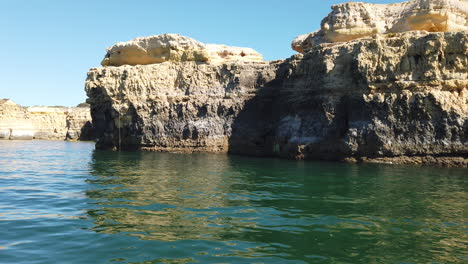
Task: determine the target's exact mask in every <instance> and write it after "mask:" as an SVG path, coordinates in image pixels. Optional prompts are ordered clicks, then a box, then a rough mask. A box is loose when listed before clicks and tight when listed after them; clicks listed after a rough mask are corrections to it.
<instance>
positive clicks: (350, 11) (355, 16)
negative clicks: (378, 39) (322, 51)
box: [292, 0, 468, 53]
mask: <svg viewBox="0 0 468 264" xmlns="http://www.w3.org/2000/svg"><path fill="white" fill-rule="evenodd" d="M413 30H420V31H421V30H424V31H428V32H459V31H466V30H468V0H410V1H407V2H403V3H397V4H370V3H361V2H349V3H345V4H339V5H334V6H332V12H331V13H330V14H329V15H328V16H327V17H326V18H325V19H323V21H322V24H321V28H320V30H318V31H315V32H313V33H310V34H305V35H301V36H299V37H297V38H296V39H294V40H293V42H292V48H293V49H294V50H296V51H298V52H301V53H302V52H304V50H308V49H310V48H312V47H313V46H316V45H318V44H322V43H335V42H346V41H350V40H354V39H358V38H362V37H368V36H372V35H375V34H387V33H401V32H406V31H413Z"/></svg>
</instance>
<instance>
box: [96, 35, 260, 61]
mask: <svg viewBox="0 0 468 264" xmlns="http://www.w3.org/2000/svg"><path fill="white" fill-rule="evenodd" d="M262 60H263V57H262V55H261V54H260V53H258V52H256V51H255V50H253V49H251V48H241V47H230V46H226V45H217V44H204V43H201V42H199V41H196V40H194V39H192V38H189V37H185V36H181V35H179V34H163V35H157V36H151V37H141V38H136V39H134V40H130V41H127V42H119V43H117V44H115V45H114V46H112V47H110V48H108V49H107V54H106V56H105V58H104V60H103V61H102V62H101V64H102V66H121V65H133V66H134V65H147V64H154V63H161V62H166V61H172V62H179V61H198V62H206V61H211V62H223V61H262Z"/></svg>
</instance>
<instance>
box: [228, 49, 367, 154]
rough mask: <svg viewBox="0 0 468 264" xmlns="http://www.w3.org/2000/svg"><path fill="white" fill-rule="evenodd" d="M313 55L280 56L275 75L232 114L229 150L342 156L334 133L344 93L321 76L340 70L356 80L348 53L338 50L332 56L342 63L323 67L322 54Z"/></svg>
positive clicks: (339, 133) (342, 114) (340, 128)
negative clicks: (283, 58) (339, 56)
mask: <svg viewBox="0 0 468 264" xmlns="http://www.w3.org/2000/svg"><path fill="white" fill-rule="evenodd" d="M314 55H315V56H314ZM314 55H312V54H308V55H305V56H304V58H302V55H295V56H293V57H291V58H289V59H287V60H285V61H284V62H282V63H280V64H279V65H278V68H277V71H276V78H275V80H273V81H271V82H268V83H264V84H261V85H259V88H258V92H257V94H256V96H255V97H253V98H252V99H250V100H249V101H248V102H246V104H245V106H244V108H243V109H242V111H241V112H240V113H239V115H238V116H237V118H236V119H235V120H234V123H233V125H232V135H231V137H230V139H229V153H232V154H242V155H253V156H278V157H283V158H292V159H320V160H337V159H342V158H343V157H344V156H346V154H345V153H346V152H348V151H347V150H346V149H345V147H344V144H342V142H341V140H340V139H341V138H343V137H344V135H345V133H346V131H347V129H348V126H349V125H348V115H349V113H348V111H347V109H348V108H349V106H348V104H349V99H348V97H347V96H345V93H346V92H345V93H343V91H341V92H336V89H332V88H330V87H327V85H326V82H327V81H328V80H326V78H330V76H332V77H333V76H340V77H341V78H346V79H349V80H348V83H359V81H358V77H357V75H356V74H355V72H354V71H353V70H351V69H349V67H352V65H353V62H352V58H351V55H349V54H345V55H343V56H342V57H341V58H338V59H339V60H341V61H342V63H341V64H340V65H338V66H337V67H335V68H334V69H333V70H331V71H328V72H327V69H326V65H325V63H324V59H321V58H317V55H318V54H314ZM319 55H320V54H319ZM346 65H351V66H348V67H346ZM344 91H346V89H344Z"/></svg>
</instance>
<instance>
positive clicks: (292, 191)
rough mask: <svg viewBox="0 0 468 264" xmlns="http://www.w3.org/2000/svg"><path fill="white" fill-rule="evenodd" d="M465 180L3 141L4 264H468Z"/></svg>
mask: <svg viewBox="0 0 468 264" xmlns="http://www.w3.org/2000/svg"><path fill="white" fill-rule="evenodd" d="M467 179H468V170H466V169H443V168H434V167H411V166H391V165H350V164H340V163H318V162H296V161H286V160H277V159H258V158H248V157H238V156H225V155H213V154H195V155H182V154H165V153H139V152H133V153H132V152H122V153H118V152H109V151H95V150H94V144H93V143H71V142H48V141H0V263H233V264H237V263H239V264H242V263H268V264H269V263H280V264H288V263H468V249H467V246H468V245H467V243H468V238H467V237H468V228H467V227H468V220H467V218H468V213H467V210H466V209H467V204H468V203H467V200H468V199H467V198H468V196H467V186H468V184H467V183H468V181H467Z"/></svg>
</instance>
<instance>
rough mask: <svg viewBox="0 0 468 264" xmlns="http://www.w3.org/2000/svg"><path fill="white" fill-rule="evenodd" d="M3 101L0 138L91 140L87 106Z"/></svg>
mask: <svg viewBox="0 0 468 264" xmlns="http://www.w3.org/2000/svg"><path fill="white" fill-rule="evenodd" d="M2 101H3V102H2V103H1V104H0V139H47V140H65V139H68V140H92V139H93V138H94V135H93V128H92V123H91V114H90V110H89V108H87V107H22V106H20V105H18V104H16V103H14V102H12V101H11V100H2Z"/></svg>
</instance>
